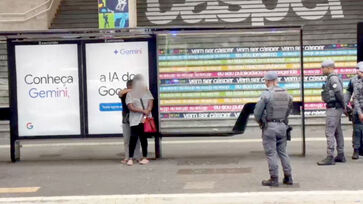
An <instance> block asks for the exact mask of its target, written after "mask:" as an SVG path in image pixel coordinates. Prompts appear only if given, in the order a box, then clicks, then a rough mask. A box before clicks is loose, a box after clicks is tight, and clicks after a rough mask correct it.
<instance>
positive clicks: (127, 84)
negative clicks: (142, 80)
mask: <svg viewBox="0 0 363 204" xmlns="http://www.w3.org/2000/svg"><path fill="white" fill-rule="evenodd" d="M131 86H132V79H131V80H127V82H126V87H127V88H130V87H131Z"/></svg>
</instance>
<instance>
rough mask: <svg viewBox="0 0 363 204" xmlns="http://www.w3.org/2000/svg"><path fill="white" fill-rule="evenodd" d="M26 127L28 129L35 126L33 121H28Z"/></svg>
mask: <svg viewBox="0 0 363 204" xmlns="http://www.w3.org/2000/svg"><path fill="white" fill-rule="evenodd" d="M26 128H27V129H28V130H31V129H33V128H34V125H33V123H31V122H29V123H27V124H26Z"/></svg>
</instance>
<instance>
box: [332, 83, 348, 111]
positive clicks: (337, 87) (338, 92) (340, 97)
mask: <svg viewBox="0 0 363 204" xmlns="http://www.w3.org/2000/svg"><path fill="white" fill-rule="evenodd" d="M331 85H332V87H333V89H334V93H335V98H336V100H337V102H338V103H340V105H342V107H343V108H344V109H345V107H346V105H345V101H344V94H343V86H342V85H341V83H340V80H339V78H338V77H332V78H331Z"/></svg>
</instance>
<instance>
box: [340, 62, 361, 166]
mask: <svg viewBox="0 0 363 204" xmlns="http://www.w3.org/2000/svg"><path fill="white" fill-rule="evenodd" d="M360 65H363V62H359V63H358V64H357V75H356V76H354V77H352V78H351V79H350V80H349V84H348V87H347V91H346V93H345V96H344V100H345V104H346V105H347V111H348V110H351V109H352V107H350V106H349V102H350V100H351V98H352V95H353V91H354V88H355V87H356V84H357V83H358V81H359V79H360V78H361V77H360V74H359V66H360ZM346 115H350V116H349V117H350V120H351V121H352V123H353V137H352V138H353V140H352V141H353V149H354V153H353V156H352V159H359V149H360V148H362V145H361V144H359V145H358V143H357V141H359V142H360V141H361V140H359V138H360V136H357V138H356V137H355V136H354V135H355V132H356V131H355V129H356V126H355V125H356V124H357V125H358V124H361V122H360V120H359V118H357V116H358V115H357V113H356V112H355V111H349V113H346ZM357 132H359V129H357ZM357 147H358V148H357Z"/></svg>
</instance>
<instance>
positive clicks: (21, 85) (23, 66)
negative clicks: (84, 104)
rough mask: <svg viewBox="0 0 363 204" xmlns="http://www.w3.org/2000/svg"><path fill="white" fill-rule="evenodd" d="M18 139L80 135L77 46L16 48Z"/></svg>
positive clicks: (27, 46)
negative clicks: (20, 137)
mask: <svg viewBox="0 0 363 204" xmlns="http://www.w3.org/2000/svg"><path fill="white" fill-rule="evenodd" d="M15 57H16V71H17V72H16V79H17V101H18V131H19V136H24V137H26V136H45V135H46V136H52V135H79V134H81V130H80V129H81V128H80V101H79V79H78V54H77V44H63V45H58V44H57V45H18V46H16V47H15Z"/></svg>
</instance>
